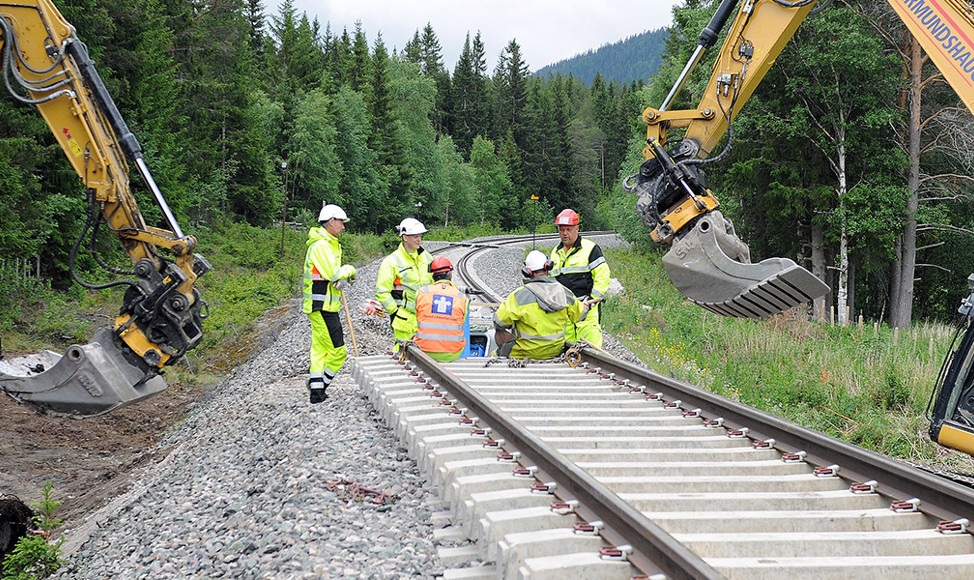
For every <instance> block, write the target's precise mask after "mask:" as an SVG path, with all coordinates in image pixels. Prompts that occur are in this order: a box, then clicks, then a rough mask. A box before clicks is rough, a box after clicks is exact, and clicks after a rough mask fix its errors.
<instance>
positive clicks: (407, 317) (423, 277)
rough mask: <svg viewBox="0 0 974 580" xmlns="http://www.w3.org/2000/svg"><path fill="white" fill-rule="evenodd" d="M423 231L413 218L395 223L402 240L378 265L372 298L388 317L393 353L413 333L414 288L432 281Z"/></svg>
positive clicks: (423, 227) (417, 221) (414, 317)
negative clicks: (393, 344)
mask: <svg viewBox="0 0 974 580" xmlns="http://www.w3.org/2000/svg"><path fill="white" fill-rule="evenodd" d="M425 233H426V226H424V225H423V224H422V222H420V221H419V220H418V219H416V218H406V219H404V220H402V221H401V222H399V225H398V226H397V227H396V234H398V235H399V236H400V237H401V238H402V243H400V244H399V247H398V248H397V249H396V251H395V252H393V253H391V254H389V255H388V256H386V257H385V258H384V259H383V260H382V264H380V265H379V276H378V278H377V279H376V282H375V298H376V300H378V301H379V302H380V303H381V304H382V307H383V308H384V309H385V311H386V312H388V313H389V315H390V316H391V318H392V319H391V322H392V331H393V333H394V334H395V336H396V344H395V346H394V347H393V350H394V351H395V352H399V346H400V344H401V343H404V342H406V341H407V340H409V339H410V338H412V336H413V335H414V334H416V291H417V290H419V288H420V287H422V286H425V285H427V284H429V283H430V282H432V281H433V276H432V274H430V271H429V266H430V262H432V261H433V257H432V256H431V255H430V253H429V252H427V251H426V250H424V249H423V247H422V245H423V234H425Z"/></svg>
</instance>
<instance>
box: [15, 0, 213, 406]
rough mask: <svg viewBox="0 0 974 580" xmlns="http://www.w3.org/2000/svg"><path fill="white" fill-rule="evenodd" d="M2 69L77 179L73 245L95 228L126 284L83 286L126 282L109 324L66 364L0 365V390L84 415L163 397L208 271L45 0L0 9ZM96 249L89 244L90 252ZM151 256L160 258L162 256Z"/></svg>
mask: <svg viewBox="0 0 974 580" xmlns="http://www.w3.org/2000/svg"><path fill="white" fill-rule="evenodd" d="M0 67H2V71H0V72H2V75H3V83H4V86H5V87H6V89H7V91H8V92H9V93H10V95H11V96H12V97H13V98H14V99H16V100H17V101H19V102H21V103H24V104H27V105H31V106H34V107H36V108H37V109H38V111H40V113H41V115H42V116H43V118H44V120H45V121H46V122H47V124H48V126H49V127H50V129H51V131H52V133H53V134H54V137H55V138H56V139H57V141H58V144H59V145H60V146H61V148H62V149H63V151H64V153H65V155H66V156H67V158H68V161H69V162H70V163H71V165H72V167H74V170H75V172H76V173H77V174H78V176H79V177H80V178H81V180H82V182H83V184H84V188H85V191H86V195H87V199H88V203H89V216H88V222H87V223H86V225H85V228H84V232H83V233H82V238H84V237H85V236H87V235H88V233H89V232H90V233H91V236H92V239H94V236H95V235H97V232H98V230H99V227H101V226H102V225H103V224H104V226H106V227H108V228H109V229H110V230H111V231H112V232H113V233H114V235H115V237H116V238H117V239H118V241H119V243H120V244H121V247H122V249H123V250H124V251H125V253H126V254H127V255H128V257H129V258H130V259H131V269H126V270H120V269H116V268H112V267H111V266H109V265H108V264H105V263H104V262H103V261H102V260H101V258H100V257H99V256H97V255H96V259H98V262H99V263H100V264H102V265H103V266H104V267H105V268H106V269H109V270H110V271H112V272H114V273H116V274H122V275H124V276H126V277H127V279H124V280H119V281H116V282H113V283H109V284H102V285H98V286H95V285H91V284H87V283H84V282H83V281H82V280H81V279H80V277H78V275H77V274H76V272H75V270H74V257H75V255H76V252H77V250H78V248H79V247H80V244H81V242H82V238H79V240H78V243H77V244H75V247H74V249H73V250H72V253H71V256H72V263H71V271H72V274H73V275H74V276H75V279H76V280H78V281H79V282H80V283H82V285H84V286H85V287H87V288H90V289H100V288H105V287H108V286H115V285H124V286H126V287H127V289H126V291H125V294H124V298H123V304H122V306H121V308H120V311H119V315H118V317H117V318H116V319H115V322H114V324H113V325H112V326H111V327H109V328H104V329H102V330H100V331H98V332H97V333H96V334H95V336H94V337H93V338H92V340H91V342H90V343H89V344H87V345H74V346H72V347H70V348H69V349H68V351H67V352H66V354H65V355H64V356H59V355H57V354H55V353H51V352H49V351H48V352H46V353H44V354H42V355H38V357H28V358H26V359H24V360H23V361H22V362H21V364H20V365H18V363H17V361H4V363H3V365H4V366H3V367H0V387H2V388H3V390H4V391H5V392H7V393H8V394H9V395H11V396H12V397H14V398H15V399H17V400H19V401H21V402H23V403H26V404H28V405H31V406H34V407H36V408H39V409H43V410H47V411H53V412H57V413H64V414H71V415H79V416H89V415H97V414H101V413H105V412H107V411H110V410H112V409H115V408H118V407H120V406H122V405H125V404H128V403H131V402H133V401H136V400H139V399H142V398H144V397H147V396H149V395H152V394H155V393H157V392H159V391H161V390H163V389H165V388H166V383H165V381H164V380H163V379H162V377H161V371H162V368H163V367H164V366H166V365H170V364H172V363H174V362H175V361H176V360H178V359H179V358H180V357H182V356H183V355H184V354H186V352H187V351H189V350H190V349H192V348H193V347H195V346H197V345H198V344H199V342H200V340H201V338H202V320H203V319H204V318H205V317H206V313H207V312H206V308H205V307H206V303H205V302H204V301H203V300H202V299H201V298H200V296H199V292H198V290H197V289H196V288H195V284H196V280H197V278H198V277H199V276H202V275H203V274H205V273H206V272H207V271H209V269H210V265H209V263H208V262H207V261H206V260H205V259H204V258H203V257H202V256H201V255H199V254H195V253H194V252H195V249H196V245H197V242H196V239H195V238H194V237H192V236H186V235H184V234H183V232H182V230H181V229H180V227H179V225H178V223H177V222H176V219H175V217H174V216H173V214H172V212H171V211H170V209H169V206H168V204H167V203H166V200H165V198H164V197H163V195H162V193H161V192H160V190H159V188H158V186H157V185H156V183H155V180H154V179H153V178H152V175H151V174H150V172H149V169H148V167H147V166H146V164H145V161H144V160H143V157H142V150H141V146H140V145H139V142H138V140H137V139H136V137H135V136H134V135H133V134H132V132H131V131H129V129H128V127H127V126H126V124H125V121H124V119H123V118H122V116H121V114H120V113H119V111H118V108H117V107H116V106H115V103H114V101H113V100H112V97H111V95H110V94H109V93H108V91H107V89H106V88H105V85H104V83H103V82H102V79H101V77H100V76H99V74H98V71H97V70H96V68H95V65H94V62H93V61H92V59H91V58H90V56H89V55H88V49H87V47H86V46H85V45H84V44H83V43H82V42H81V41H80V40H79V39H78V36H77V34H76V32H75V30H74V28H73V27H72V26H71V25H70V24H69V23H68V22H66V21H65V19H64V18H63V16H62V15H61V13H60V12H59V11H58V10H57V8H56V7H55V6H54V4H53V3H52V2H51V1H50V0H33V1H24V2H22V1H18V2H16V3H11V2H3V1H0ZM129 162H132V163H133V164H134V165H135V167H136V169H137V170H138V172H139V174H140V175H141V177H142V180H143V181H144V182H145V184H146V186H147V187H148V188H149V190H150V191H151V193H152V195H153V197H154V199H155V201H156V203H157V204H158V206H159V208H160V210H161V212H162V214H163V216H164V217H165V219H166V221H167V225H168V229H166V228H158V227H152V226H149V225H148V224H146V222H145V220H144V218H143V216H142V214H141V212H140V211H139V208H138V205H137V203H136V200H135V197H134V196H133V193H132V190H131V184H130V182H129V169H130V168H129ZM92 247H94V244H92ZM160 250H165V252H166V253H165V254H163V253H162V252H161V251H160Z"/></svg>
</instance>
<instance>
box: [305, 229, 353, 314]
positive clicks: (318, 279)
mask: <svg viewBox="0 0 974 580" xmlns="http://www.w3.org/2000/svg"><path fill="white" fill-rule="evenodd" d="M354 271H355V270H354V269H352V268H351V266H349V267H348V268H346V269H344V270H343V269H342V247H341V246H340V245H338V238H336V237H335V236H333V235H331V234H329V233H328V231H327V230H325V228H323V227H314V228H311V231H309V232H308V253H307V254H306V255H305V258H304V291H303V295H304V305H303V310H304V312H305V313H306V314H310V313H311V312H317V311H319V310H323V311H325V312H338V311H339V310H341V307H342V294H341V292H339V291H338V289H337V288H335V282H337V281H338V280H340V279H341V278H347V277H349V275H350V274H349V272H354Z"/></svg>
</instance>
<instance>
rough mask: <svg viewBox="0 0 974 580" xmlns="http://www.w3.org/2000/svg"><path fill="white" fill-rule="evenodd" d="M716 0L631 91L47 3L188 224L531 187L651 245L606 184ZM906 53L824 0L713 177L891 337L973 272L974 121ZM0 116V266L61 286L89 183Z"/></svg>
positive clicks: (778, 244) (350, 42) (764, 247)
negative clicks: (23, 265) (892, 329)
mask: <svg viewBox="0 0 974 580" xmlns="http://www.w3.org/2000/svg"><path fill="white" fill-rule="evenodd" d="M716 4H717V3H716V2H713V1H711V0H686V1H685V2H684V3H683V4H682V5H680V6H678V7H677V8H675V9H674V24H673V26H672V28H671V29H669V30H668V31H667V32H668V36H667V37H666V41H665V42H666V43H665V47H664V49H663V55H662V65H661V66H660V69H659V70H660V72H659V74H658V75H656V76H654V77H652V78H650V80H649V81H648V82H644V81H642V80H635V81H620V80H617V79H616V78H614V77H611V76H608V75H607V74H606V73H603V72H601V71H602V70H604V71H608V70H622V69H624V68H625V66H624V65H625V63H615V65H616V66H615V67H609V66H608V64H606V65H605V68H604V69H602V68H600V71H597V72H595V73H594V74H593V75H592V76H591V77H590V76H589V75H588V74H587V73H582V72H581V71H579V73H578V74H575V73H570V72H556V73H553V74H543V75H539V74H534V73H533V72H532V71H530V70H528V68H527V66H526V65H525V62H524V56H525V55H523V54H522V52H521V48H520V46H519V45H518V44H517V43H516V42H515V41H513V40H512V41H510V42H509V43H508V44H507V45H506V46H503V47H488V46H484V43H483V42H482V41H481V38H480V35H479V33H478V31H476V30H472V31H469V34H468V37H467V41H466V42H465V43H464V46H463V47H462V53H461V56H460V58H459V60H458V62H457V63H456V65H455V67H453V68H452V70H449V69H448V68H447V67H446V66H445V65H444V62H443V58H442V55H441V51H442V47H441V46H440V43H439V40H438V38H437V34H436V31H435V30H433V29H432V28H431V27H430V26H429V25H426V26H423V24H422V21H421V20H420V21H419V22H418V23H417V31H416V34H415V36H414V37H413V38H412V40H411V41H410V42H409V43H407V45H406V46H403V47H390V46H387V45H386V44H385V43H384V41H383V39H382V36H381V34H379V33H377V32H375V31H368V30H363V29H362V27H361V26H360V25H356V26H354V27H352V28H341V29H338V28H333V27H331V26H330V25H329V23H327V22H318V21H317V20H314V19H309V18H308V17H307V16H306V15H305V14H302V13H298V12H297V11H296V10H295V8H294V6H293V3H292V2H291V0H287V1H285V2H284V3H283V4H282V5H281V6H280V7H279V8H278V9H277V11H276V12H273V13H267V12H266V11H265V7H264V5H263V3H262V1H261V0H220V1H213V2H206V1H197V0H193V1H189V0H170V1H165V2H162V1H160V0H112V1H111V2H108V1H107V0H72V1H71V2H65V1H61V2H57V5H58V8H59V9H60V10H61V11H62V13H63V14H64V16H65V17H66V18H67V20H68V21H69V22H71V23H72V24H73V25H74V26H75V27H76V29H77V30H78V34H79V36H80V37H81V39H82V40H83V41H84V42H85V43H86V44H87V45H88V47H89V50H90V52H91V54H92V56H93V57H94V59H95V60H96V62H97V65H98V67H99V71H100V73H101V75H102V77H103V78H104V79H105V81H106V84H107V86H108V89H109V91H110V92H111V93H112V95H113V97H114V99H115V101H116V103H117V104H118V106H119V108H120V110H121V111H122V113H123V115H124V116H125V118H126V121H127V122H128V125H129V127H130V128H131V129H132V131H133V132H134V133H135V134H136V135H137V136H138V138H139V140H140V141H141V144H142V147H143V149H144V150H145V157H146V161H147V163H148V165H149V167H150V169H151V170H152V172H153V175H154V177H155V179H156V181H157V182H158V183H159V185H160V187H161V189H162V191H163V192H164V193H165V195H166V198H167V200H168V202H169V205H170V206H171V207H172V209H173V210H174V212H175V214H176V215H177V217H178V218H179V219H180V221H181V223H183V228H184V229H185V230H187V232H188V233H189V232H192V231H193V229H194V227H196V226H198V227H205V226H206V224H212V223H217V222H219V221H221V220H232V221H239V222H247V223H249V224H252V225H255V226H260V227H270V226H273V225H274V224H278V227H279V226H280V223H281V221H282V220H284V221H287V222H304V223H312V222H313V221H314V217H315V216H316V214H317V211H318V209H319V208H320V207H321V204H322V202H323V201H326V202H329V203H337V204H339V205H341V206H342V207H343V208H345V210H346V211H347V212H348V214H349V215H350V216H351V217H352V218H353V219H354V220H355V221H354V224H355V228H356V229H358V230H359V231H367V230H371V231H374V232H376V233H379V232H387V231H389V230H390V229H391V228H392V226H393V225H394V224H396V223H398V222H399V220H400V219H402V218H403V217H405V216H408V215H412V216H415V217H418V218H419V219H421V220H423V221H424V222H425V223H426V224H427V225H428V226H434V225H435V226H441V227H449V226H459V227H462V226H468V225H480V224H482V225H489V226H494V227H497V228H502V229H506V230H522V231H525V230H527V231H529V230H530V228H531V227H532V224H533V216H534V211H535V206H534V205H533V204H534V202H532V201H531V196H537V197H538V198H539V201H538V204H539V205H538V207H537V215H538V216H539V217H540V218H542V219H544V220H545V221H550V216H552V215H553V214H554V213H555V212H557V211H558V210H560V209H562V208H564V207H573V208H575V209H576V210H578V211H579V213H581V214H582V216H583V220H584V221H583V227H584V228H586V229H601V228H615V229H617V230H619V231H620V232H622V233H623V234H624V235H626V236H627V237H629V238H630V239H637V238H638V239H645V237H646V233H645V230H644V228H643V227H642V225H641V224H640V223H639V218H638V216H636V215H635V213H634V211H633V202H634V200H633V199H631V198H630V196H627V195H626V194H625V193H624V192H623V191H622V189H621V187H620V185H619V184H620V178H621V177H623V176H625V175H628V174H631V173H633V172H634V171H635V170H636V169H637V168H638V165H639V163H640V162H641V161H642V157H641V155H640V153H639V151H640V150H641V148H642V146H643V140H644V137H645V128H644V125H643V124H642V122H641V120H640V114H641V112H642V110H643V109H644V108H645V107H647V106H659V104H660V103H661V102H662V100H663V97H664V96H665V95H666V93H667V92H668V90H669V88H670V86H671V85H672V84H673V81H674V79H675V78H676V76H677V74H678V73H679V71H680V70H681V69H682V68H683V65H684V64H685V63H686V61H687V58H688V56H689V54H690V53H691V51H692V50H693V48H694V46H695V45H696V41H697V35H698V33H699V31H700V29H701V28H703V26H704V25H705V24H706V23H707V21H708V20H709V19H710V16H711V14H712V13H713V10H714V8H715V5H716ZM421 18H422V15H417V19H421ZM607 40H613V39H607ZM712 52H716V49H714V51H712ZM583 56H584V55H583ZM713 56H714V55H713V54H711V55H709V57H708V58H710V59H711V60H710V62H712V59H713ZM620 58H623V59H628V58H632V57H630V56H629V55H627V54H625V53H622V56H621V57H620ZM918 58H922V56H917V54H916V53H915V52H914V51H912V50H911V39H910V37H909V35H908V34H907V33H906V32H905V29H904V28H903V27H902V25H901V24H900V23H899V21H898V20H897V19H896V17H895V16H894V15H893V13H892V12H891V10H890V9H889V8H888V7H887V6H886V4H885V3H883V2H879V3H876V2H868V1H866V0H849V1H847V2H843V1H840V0H836V1H835V2H833V3H832V4H831V5H830V6H829V7H828V8H827V9H826V10H823V11H822V12H821V13H820V14H818V15H816V16H814V17H812V18H809V19H808V20H807V21H806V22H805V23H804V24H803V25H802V27H801V28H800V29H799V32H798V34H797V35H796V36H795V39H794V40H793V41H792V42H790V43H788V46H787V47H786V48H785V50H784V52H783V53H782V56H781V57H780V58H779V59H778V62H777V63H776V65H775V66H774V67H773V68H772V70H771V72H770V73H769V74H768V76H767V77H766V79H765V81H764V82H763V83H762V85H761V87H759V89H758V91H757V92H756V93H755V95H754V96H753V97H752V98H751V99H750V101H749V102H748V103H747V105H746V106H745V107H744V111H743V113H742V114H741V115H740V116H739V117H738V118H737V121H736V122H735V123H734V137H733V148H732V149H731V150H730V152H729V154H728V155H727V156H726V157H725V158H724V159H723V160H722V161H720V162H719V163H716V164H714V165H711V166H709V167H708V172H709V174H710V186H711V188H712V189H713V191H714V192H715V193H716V194H717V196H718V197H719V198H720V200H721V202H722V205H723V211H724V214H725V215H728V216H729V217H731V218H732V219H734V220H735V223H736V225H737V229H738V233H739V234H740V235H741V237H742V239H743V240H745V241H746V242H747V243H748V244H749V245H750V247H751V255H752V259H753V260H755V261H757V260H760V259H762V258H766V257H770V256H784V257H789V258H792V259H795V260H796V261H798V262H799V263H802V264H803V265H806V266H807V267H809V268H810V269H813V268H817V269H819V270H820V271H818V272H816V273H818V274H820V275H822V276H823V277H824V278H826V279H827V280H828V281H829V283H830V285H831V286H832V288H833V293H832V295H831V300H832V301H833V304H835V302H836V301H840V306H841V305H845V306H848V307H849V312H851V315H852V316H853V317H856V316H858V315H859V314H862V315H864V316H866V318H869V319H876V320H880V319H881V320H886V321H888V322H890V323H891V324H893V323H895V324H897V325H898V326H900V327H906V326H909V323H910V321H911V320H913V319H917V318H947V317H949V316H950V315H951V313H952V312H953V311H954V310H955V308H956V304H957V300H958V298H959V297H960V296H961V295H963V294H966V293H967V288H966V285H965V283H964V280H965V279H966V277H967V274H968V273H970V272H972V271H974V239H972V238H971V236H970V233H971V232H972V231H974V228H972V224H971V221H972V215H974V213H972V212H971V211H970V203H971V200H970V195H971V193H972V192H974V179H972V175H974V155H972V153H971V152H972V151H974V146H972V144H974V143H972V141H974V137H972V135H974V130H972V125H974V123H972V120H971V115H970V113H969V112H967V111H966V109H964V108H963V105H962V104H960V101H959V100H958V99H957V98H956V96H955V95H954V94H953V93H952V91H951V90H950V88H949V86H947V85H946V83H943V82H938V81H937V71H936V69H935V68H934V67H933V66H932V65H931V64H929V63H927V62H926V61H925V60H922V61H916V59H918ZM914 64H916V66H914ZM557 70H558V71H562V70H565V69H562V68H561V67H559V68H558V69H557ZM567 70H572V69H571V68H568V69H567ZM589 78H591V80H590V81H588V80H587V79H589ZM630 78H631V77H630ZM708 78H709V66H708V64H707V62H706V61H705V62H704V63H702V64H701V66H699V67H698V68H697V70H696V72H695V73H694V74H693V75H692V76H691V78H690V81H689V82H688V83H687V85H686V86H685V88H684V90H683V92H682V93H681V95H680V97H679V98H678V101H677V102H676V103H675V106H676V107H681V108H692V107H694V104H695V103H696V102H697V101H698V100H699V98H700V95H701V91H703V90H704V89H705V87H706V84H707V79H708ZM583 79H585V80H583ZM911 87H922V90H917V91H911V90H910V89H911ZM0 115H2V118H3V123H2V124H0V215H2V222H0V256H3V257H15V256H16V257H38V258H39V263H40V264H41V265H42V275H43V276H47V277H50V278H51V279H52V280H53V281H55V285H57V284H58V283H64V282H65V281H66V280H67V278H68V276H67V265H66V264H67V255H68V253H69V251H70V246H71V242H72V241H73V240H74V239H76V238H77V236H78V234H79V232H80V231H81V230H82V228H83V226H84V217H85V213H86V208H85V200H84V190H83V185H82V184H81V183H80V181H79V180H78V179H77V177H76V176H75V174H74V173H73V172H72V171H71V169H70V167H69V166H68V165H67V163H66V162H65V161H64V159H63V157H64V154H63V152H62V151H61V150H60V147H58V145H57V144H56V142H55V141H54V140H53V138H52V136H51V135H50V130H49V129H48V128H47V126H46V125H45V124H44V121H43V120H42V119H41V117H40V115H38V114H37V112H36V110H34V109H33V108H31V107H26V106H23V105H19V104H16V103H15V102H14V100H13V99H10V98H2V99H0ZM133 183H135V186H136V188H141V183H139V179H138V177H134V178H133ZM138 195H139V199H140V203H142V202H143V201H144V203H142V207H143V212H144V213H145V214H146V217H147V220H148V221H149V222H150V223H152V222H153V221H154V220H155V221H159V215H157V214H158V212H156V210H155V209H154V206H153V203H152V202H151V199H149V197H148V195H145V196H144V197H145V199H144V200H143V196H142V194H141V193H139V194H138ZM285 211H286V213H285ZM204 251H205V249H204ZM813 271H815V270H814V269H813Z"/></svg>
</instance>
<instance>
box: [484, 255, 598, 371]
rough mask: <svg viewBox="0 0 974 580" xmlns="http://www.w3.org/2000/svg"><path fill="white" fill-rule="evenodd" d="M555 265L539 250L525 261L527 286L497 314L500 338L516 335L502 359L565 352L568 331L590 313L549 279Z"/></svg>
mask: <svg viewBox="0 0 974 580" xmlns="http://www.w3.org/2000/svg"><path fill="white" fill-rule="evenodd" d="M551 268H552V262H551V261H550V260H548V258H547V257H546V256H545V255H544V254H543V253H542V252H539V251H538V250H532V251H531V252H530V253H529V254H528V255H527V258H525V259H524V268H522V269H521V273H522V274H523V275H524V277H525V281H524V285H523V286H521V287H520V288H518V289H517V290H515V291H514V292H512V293H511V294H510V295H509V296H508V297H507V299H506V300H504V303H503V304H501V306H500V308H498V309H497V312H496V313H494V328H495V329H497V330H498V334H500V335H503V334H504V333H505V332H507V333H510V334H511V335H513V338H514V340H509V341H508V342H506V343H503V344H501V340H502V339H501V340H497V339H496V337H495V340H497V343H498V344H499V345H500V346H498V349H497V354H498V355H499V356H510V357H511V358H531V359H537V360H541V359H550V358H555V357H557V356H559V355H561V353H562V352H563V351H564V350H565V329H566V328H567V327H569V326H572V325H574V324H575V323H576V322H578V321H579V320H582V319H584V317H585V314H586V313H587V312H588V309H587V308H586V307H585V305H583V304H582V302H580V301H579V300H578V299H577V298H575V295H574V294H572V291H571V290H569V289H568V288H565V287H564V286H562V285H561V284H559V283H558V281H557V280H555V279H554V278H551V277H549V276H548V272H549V271H550V270H551Z"/></svg>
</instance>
